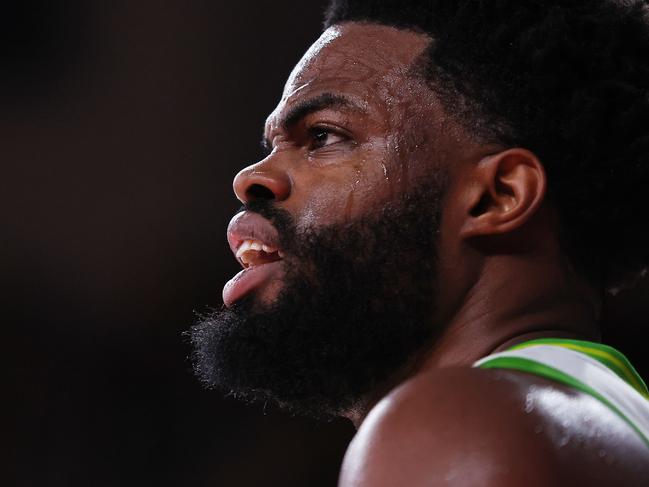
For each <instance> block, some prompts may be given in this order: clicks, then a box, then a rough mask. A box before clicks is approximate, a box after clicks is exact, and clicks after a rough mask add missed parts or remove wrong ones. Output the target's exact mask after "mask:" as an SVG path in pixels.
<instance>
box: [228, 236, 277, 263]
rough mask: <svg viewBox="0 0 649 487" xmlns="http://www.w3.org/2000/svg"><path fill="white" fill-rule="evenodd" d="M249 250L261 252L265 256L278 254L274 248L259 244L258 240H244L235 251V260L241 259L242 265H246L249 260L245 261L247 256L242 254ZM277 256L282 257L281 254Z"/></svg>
mask: <svg viewBox="0 0 649 487" xmlns="http://www.w3.org/2000/svg"><path fill="white" fill-rule="evenodd" d="M251 250H253V251H255V252H259V251H260V250H263V251H264V252H266V253H267V254H272V253H274V252H279V251H278V249H276V248H275V247H271V246H270V245H266V244H265V243H263V242H260V241H259V240H254V239H250V240H244V241H243V242H242V243H241V245H239V248H238V249H237V259H241V260H242V261H243V262H244V263H247V262H248V261H249V259H247V258H246V257H247V256H246V255H244V254H246V253H247V252H249V251H251ZM279 256H280V257H281V256H282V254H281V252H279Z"/></svg>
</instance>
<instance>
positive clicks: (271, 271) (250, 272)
mask: <svg viewBox="0 0 649 487" xmlns="http://www.w3.org/2000/svg"><path fill="white" fill-rule="evenodd" d="M281 267H282V261H281V260H278V261H275V262H270V263H268V264H262V265H260V266H254V267H249V268H247V269H244V270H242V271H241V272H239V273H238V274H237V275H236V276H234V277H233V278H232V279H230V280H229V281H228V282H227V283H226V284H225V286H224V287H223V303H224V304H225V305H226V306H227V307H228V308H229V307H230V306H232V305H233V304H234V303H236V302H237V301H238V300H239V299H241V298H242V297H244V296H245V295H246V294H248V293H250V292H252V291H254V290H255V289H259V288H261V287H263V286H265V285H267V284H268V283H269V282H271V281H272V280H274V279H277V278H278V277H279V273H280V270H281Z"/></svg>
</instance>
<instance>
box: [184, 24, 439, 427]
mask: <svg viewBox="0 0 649 487" xmlns="http://www.w3.org/2000/svg"><path fill="white" fill-rule="evenodd" d="M386 35H387V36H393V37H398V38H400V40H401V41H402V42H386V41H385V37H386ZM391 40H392V41H393V40H395V39H391ZM427 43H428V39H427V38H426V37H425V36H421V35H419V34H415V33H411V32H404V31H398V30H396V29H393V28H389V27H382V26H348V27H343V28H339V27H335V28H331V29H329V30H328V31H326V32H325V33H324V34H323V36H322V37H321V39H320V40H319V41H317V42H316V43H315V44H314V46H313V47H312V48H311V49H310V50H309V51H308V52H307V54H305V56H304V58H303V59H302V61H300V63H299V64H298V65H297V66H296V68H295V69H294V71H293V72H292V74H291V76H290V78H289V81H288V82H287V85H286V88H285V91H284V95H283V97H282V100H281V101H280V104H279V105H278V107H277V109H276V110H275V111H274V112H273V113H272V114H271V116H270V117H269V119H268V122H267V126H266V134H265V136H266V139H267V142H268V144H269V149H270V153H269V155H268V157H267V158H266V159H264V160H263V161H261V162H260V163H258V164H256V165H254V166H251V167H250V168H247V169H244V170H243V171H242V172H241V173H240V174H239V175H238V176H237V178H236V179H235V191H236V193H237V196H238V197H239V199H241V201H242V202H243V203H244V207H243V209H244V210H245V212H243V213H239V214H237V215H236V216H235V217H234V218H233V220H232V222H231V224H230V227H229V232H228V239H229V243H230V246H231V248H232V250H233V253H234V254H235V256H236V257H237V258H238V260H239V261H240V263H241V264H242V266H243V267H244V270H243V271H241V273H240V275H238V276H236V277H235V278H234V279H233V280H232V281H230V282H229V283H228V284H227V285H226V287H225V289H224V302H225V304H226V306H225V307H224V309H222V310H219V311H216V312H214V313H211V314H209V315H208V316H205V317H203V319H202V320H201V322H200V323H199V324H197V325H196V326H195V327H194V328H193V330H192V341H193V343H194V345H195V348H196V353H195V358H196V367H197V371H198V373H199V375H200V376H201V378H202V379H203V380H204V382H206V383H207V384H208V385H210V386H213V387H218V388H221V389H224V390H225V391H227V392H229V393H230V394H232V395H234V396H236V397H239V398H241V399H244V400H248V401H263V402H271V403H275V404H277V405H279V406H281V407H283V408H286V409H289V410H291V411H293V412H296V413H303V414H309V415H313V416H319V417H322V416H325V417H327V416H332V415H339V414H344V412H345V411H347V410H350V409H353V408H354V407H355V405H356V404H358V403H359V402H362V401H363V400H364V395H365V394H366V393H367V392H368V391H369V390H370V389H372V388H374V387H376V386H377V385H378V384H380V383H381V382H382V381H384V380H385V379H386V378H387V377H389V376H391V375H393V374H396V373H398V372H399V371H400V370H401V369H403V368H404V367H408V366H410V365H412V364H413V363H414V362H416V360H417V357H418V352H419V351H420V350H422V349H423V348H424V346H425V345H426V344H428V343H430V341H431V340H432V339H433V337H434V336H435V334H436V333H437V332H438V331H439V330H437V328H436V326H435V325H434V323H433V318H432V317H433V314H434V311H433V310H434V305H435V304H434V299H431V298H432V296H433V295H434V292H435V289H436V287H437V286H438V284H439V283H438V282H437V277H436V272H435V268H436V248H437V242H438V238H439V228H440V219H441V217H442V201H443V197H444V191H445V180H446V179H445V173H444V170H443V166H442V160H443V157H442V156H443V152H444V147H443V146H440V147H439V153H438V154H432V153H431V149H430V145H431V144H424V143H423V142H424V141H425V140H429V138H431V137H436V135H435V134H434V133H428V132H424V131H422V130H417V126H418V124H420V122H421V121H422V120H423V119H424V118H425V117H428V116H430V111H431V110H432V108H431V107H434V103H433V101H432V100H430V99H428V98H426V99H424V98H422V94H427V93H428V92H429V90H428V89H427V88H426V86H425V84H424V83H423V82H422V80H420V79H418V77H417V75H416V74H415V68H416V62H417V56H418V54H419V53H420V52H421V51H422V50H423V49H424V48H425V46H426V45H427ZM383 44H385V46H396V47H391V48H389V49H391V51H392V52H389V51H386V49H388V48H387V47H386V48H385V49H382V50H381V52H382V54H381V55H380V56H378V55H376V54H372V55H368V53H376V52H377V51H376V46H377V45H380V46H383ZM399 46H400V47H399ZM354 56H355V57H356V58H354ZM341 59H345V61H344V62H342V63H341ZM341 64H342V66H341ZM422 100H423V101H425V103H424V104H422V103H421V102H422ZM437 115H438V116H436V119H437V123H438V124H443V123H444V121H443V120H442V117H441V116H439V115H440V114H439V113H438V114H437ZM404 126H407V127H411V128H412V130H411V132H410V133H408V134H407V135H406V137H403V135H402V129H403V128H404Z"/></svg>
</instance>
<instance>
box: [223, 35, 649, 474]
mask: <svg viewBox="0 0 649 487" xmlns="http://www.w3.org/2000/svg"><path fill="white" fill-rule="evenodd" d="M429 43H430V39H429V38H428V37H426V36H425V35H423V34H419V33H415V32H410V31H406V30H399V29H395V28H391V27H386V26H380V25H374V24H360V23H346V24H343V25H339V26H334V27H332V28H330V29H328V30H327V31H325V33H324V34H323V35H322V36H321V38H320V39H319V40H318V41H317V42H316V43H315V44H314V45H313V46H312V47H311V48H310V49H309V51H308V52H307V53H306V54H305V55H304V57H303V59H302V60H301V61H300V62H299V64H298V65H297V66H296V67H295V69H294V70H293V72H292V73H291V75H290V77H289V79H288V81H287V83H286V86H285V89H284V93H283V96H282V99H281V101H280V102H279V104H278V106H277V108H276V109H275V110H274V111H273V112H272V113H271V115H270V116H269V117H268V120H267V123H266V129H265V137H266V140H267V143H268V145H269V149H270V153H269V155H268V156H267V157H266V158H265V159H263V160H262V161H260V162H258V163H257V164H254V165H252V166H250V167H247V168H245V169H244V170H242V171H241V172H240V173H239V174H238V175H237V177H236V178H235V181H234V189H235V193H236V195H237V197H238V198H239V199H240V200H241V201H243V202H249V201H251V200H254V199H255V198H257V197H259V195H264V197H268V195H270V196H271V197H272V198H273V200H274V203H275V204H276V205H277V206H278V207H280V208H282V209H284V210H286V211H288V212H289V213H290V214H291V215H292V217H293V218H294V219H295V221H296V222H297V225H298V228H300V227H302V228H305V227H309V226H313V225H323V224H330V223H339V222H343V221H346V220H349V219H352V218H354V217H358V216H359V215H363V214H365V213H366V212H367V210H368V209H371V208H376V207H378V206H380V205H383V204H385V203H386V202H388V201H391V200H392V199H394V198H395V197H396V196H398V195H399V194H401V193H403V192H405V191H408V189H409V188H410V187H412V185H414V184H417V182H418V181H423V180H425V178H426V177H430V175H431V174H439V175H440V177H445V178H446V181H447V192H446V196H445V200H444V205H443V213H442V226H441V237H440V241H439V248H438V255H439V282H440V283H441V285H440V289H439V290H438V292H437V294H436V295H435V296H431V299H434V300H435V301H436V304H437V307H436V309H437V310H438V312H437V315H436V316H432V317H431V324H432V323H443V324H444V333H443V334H442V336H441V337H440V339H439V340H437V341H436V342H435V343H434V345H433V346H432V347H431V349H430V350H429V352H428V353H427V354H426V357H425V359H424V360H423V361H422V362H421V363H420V364H419V366H418V367H417V369H416V371H415V372H412V370H410V371H408V372H404V373H402V374H398V375H397V376H396V377H394V378H393V379H391V380H390V381H389V383H386V384H383V385H382V386H381V387H380V388H378V389H377V390H375V391H373V393H372V394H371V395H370V396H368V397H367V398H365V401H364V404H363V406H362V407H359V408H358V409H357V410H354V411H348V413H347V416H348V417H349V418H350V419H351V420H352V421H354V423H355V424H356V426H357V427H358V428H359V429H358V433H357V435H356V437H355V439H354V440H353V442H352V444H351V445H350V447H349V450H348V452H347V454H346V457H345V460H344V464H343V469H342V472H341V477H340V485H341V486H345V487H349V486H368V487H369V486H371V487H380V486H397V485H408V486H413V487H416V486H424V485H425V486H437V485H451V486H472V485H479V486H501V487H507V486H519V485H527V486H558V485H577V482H579V483H583V482H586V484H587V485H602V486H604V485H607V486H610V485H616V486H622V485H629V486H631V485H646V483H645V484H643V482H646V479H649V468H648V465H649V452H648V451H647V448H646V447H645V446H644V444H643V443H642V442H641V441H640V439H639V438H638V437H637V436H636V434H635V433H634V432H633V431H632V430H631V429H630V428H629V427H628V426H627V425H626V424H625V423H624V422H623V421H622V420H620V419H619V418H618V417H617V416H615V415H614V414H613V413H611V412H610V410H608V409H607V408H605V407H604V406H602V405H601V404H600V403H598V402H597V401H596V400H595V399H593V398H591V397H589V396H585V395H583V394H582V393H580V392H578V391H575V390H571V389H568V388H565V387H563V386H560V385H558V384H555V383H551V382H549V381H547V380H545V379H542V378H540V377H536V376H531V375H526V374H523V373H516V372H511V371H497V370H480V369H472V368H471V367H470V366H471V364H472V363H473V362H475V361H476V360H478V359H480V358H481V357H484V356H486V355H488V354H490V353H493V352H494V351H498V350H501V349H504V348H507V347H508V346H511V345H513V344H515V343H518V342H521V341H524V340H527V339H531V338H538V337H546V336H547V337H571V338H581V339H587V340H588V339H590V340H597V338H598V332H597V327H596V322H597V319H598V314H599V303H598V302H597V300H596V299H594V298H593V295H594V293H593V292H592V290H591V289H590V288H589V287H588V286H587V285H586V284H585V283H584V282H583V281H582V280H581V279H580V278H579V277H578V276H576V275H575V274H574V273H573V272H572V269H571V267H570V265H569V264H568V263H567V262H566V261H565V259H564V257H563V254H562V253H561V250H560V248H559V245H558V241H557V232H556V218H555V213H554V211H553V209H552V207H551V206H550V205H549V204H548V202H547V201H546V198H545V195H546V191H547V180H546V176H545V172H544V170H543V165H542V163H541V162H540V161H539V160H538V159H537V158H536V156H535V155H534V154H533V153H531V152H530V151H528V150H526V149H523V148H510V147H504V146H499V145H497V144H486V143H483V142H480V141H479V140H477V139H476V138H475V137H472V136H471V135H470V134H469V133H468V132H467V131H466V130H464V129H463V128H462V127H461V126H460V125H459V124H458V123H456V122H455V121H454V120H453V119H452V117H451V116H449V115H448V114H447V113H446V112H445V110H444V109H443V107H442V105H441V103H440V102H439V100H438V99H437V98H436V96H435V95H434V91H432V90H431V89H430V87H429V86H428V85H427V84H426V82H425V81H424V80H423V79H422V78H421V77H418V76H417V75H416V74H415V71H416V69H417V66H418V58H419V56H420V55H421V54H422V53H423V52H424V50H425V49H426V48H427V46H428V45H429ZM281 287H282V282H281V280H273V281H272V282H271V283H269V284H268V285H266V286H262V287H260V288H259V289H257V290H256V294H255V299H257V300H260V301H262V302H266V303H268V302H271V301H272V300H273V299H274V298H276V297H277V295H278V293H279V291H280V290H281ZM395 292H396V290H395Z"/></svg>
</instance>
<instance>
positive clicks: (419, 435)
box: [340, 367, 649, 487]
mask: <svg viewBox="0 0 649 487" xmlns="http://www.w3.org/2000/svg"><path fill="white" fill-rule="evenodd" d="M578 482H587V483H588V485H595V486H598V485H616V486H640V485H649V448H647V446H646V445H645V444H644V443H643V442H642V441H641V439H640V438H639V437H638V436H637V434H636V433H635V432H634V431H633V430H632V429H631V428H630V427H629V426H628V425H627V424H626V423H625V422H624V421H623V420H622V419H620V418H619V417H618V416H617V415H616V414H615V413H613V412H612V411H611V410H609V409H608V408H607V407H606V406H605V405H603V404H601V403H600V402H599V401H598V400H596V399H594V398H592V397H590V396H588V395H586V394H583V393H581V392H579V391H575V390H572V389H570V388H567V387H564V386H561V385H559V384H556V383H554V382H551V381H548V380H545V379H543V378H540V377H536V376H532V375H529V374H524V373H519V372H514V371H504V370H482V369H471V368H468V367H467V368H465V367H458V368H448V369H444V370H439V371H435V372H432V373H426V374H420V375H418V376H416V377H415V378H413V379H410V380H409V381H407V382H405V383H404V384H402V385H401V386H399V387H398V388H396V389H394V390H393V391H392V392H390V393H389V394H388V395H387V396H386V397H385V398H384V399H383V400H381V401H380V402H379V403H378V404H377V405H376V406H375V407H374V409H373V410H372V411H371V412H370V414H369V415H368V417H367V418H366V420H365V422H364V423H363V425H362V426H361V428H360V429H359V431H358V433H357V435H356V437H355V438H354V440H353V442H352V443H351V445H350V447H349V449H348V451H347V454H346V456H345V460H344V463H343V469H342V473H341V478H340V486H341V487H352V486H353V487H365V486H372V487H382V486H386V487H387V486H394V485H408V486H413V487H417V486H437V485H445V486H472V485H480V486H485V487H489V486H501V487H507V486H520V485H526V487H535V486H539V487H540V486H562V485H566V486H568V485H578V484H577V483H578Z"/></svg>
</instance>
